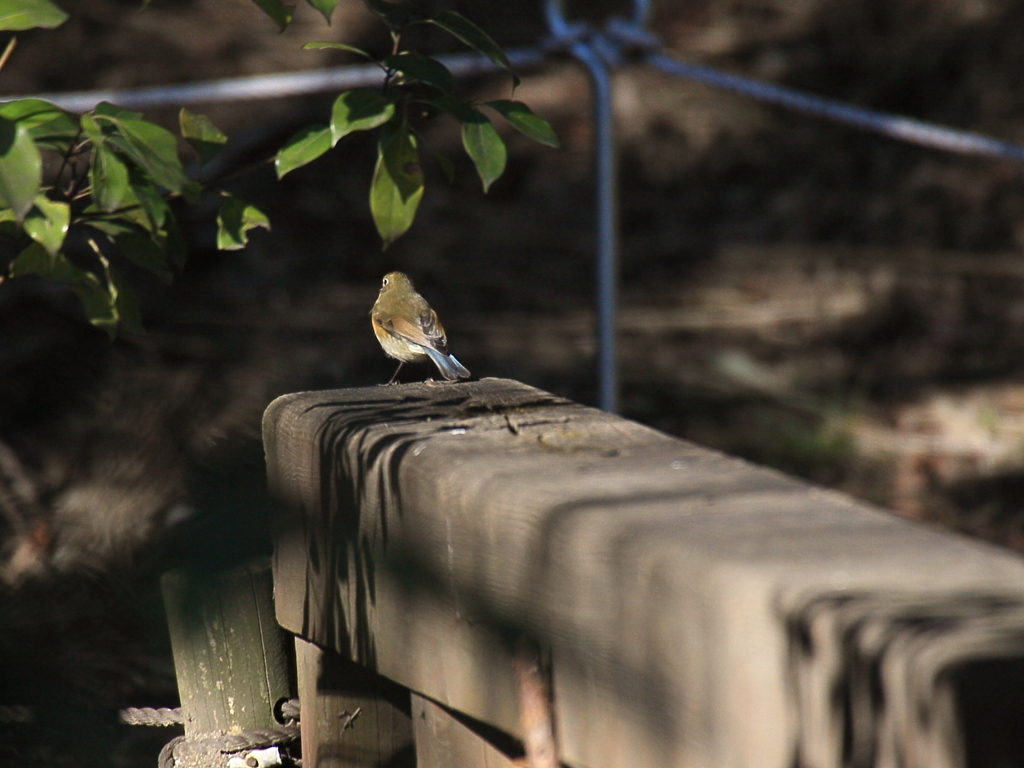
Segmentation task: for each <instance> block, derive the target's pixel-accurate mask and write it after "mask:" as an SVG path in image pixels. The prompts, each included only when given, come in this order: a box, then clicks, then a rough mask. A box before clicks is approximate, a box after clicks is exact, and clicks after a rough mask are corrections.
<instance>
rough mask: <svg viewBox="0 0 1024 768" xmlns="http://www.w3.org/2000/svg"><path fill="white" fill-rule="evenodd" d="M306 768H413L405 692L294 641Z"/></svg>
mask: <svg viewBox="0 0 1024 768" xmlns="http://www.w3.org/2000/svg"><path fill="white" fill-rule="evenodd" d="M295 658H296V665H297V668H298V681H299V700H300V701H301V702H302V720H301V721H300V728H301V731H302V764H303V766H306V767H307V768H375V767H376V766H384V765H386V766H389V767H390V768H415V765H416V762H415V755H414V751H413V736H412V720H411V719H410V706H411V705H410V701H409V691H408V690H406V689H404V688H402V687H401V686H399V685H396V684H395V683H393V682H391V681H389V680H387V679H385V678H382V677H381V676H380V675H377V674H375V673H373V672H371V671H369V670H367V669H366V668H365V667H362V666H360V665H358V664H355V663H353V662H352V661H350V660H348V659H345V658H342V657H341V656H339V655H338V654H336V653H334V652H332V651H326V650H324V649H322V648H320V647H318V646H316V645H314V644H313V643H309V642H306V641H305V640H303V639H302V638H298V637H297V638H295Z"/></svg>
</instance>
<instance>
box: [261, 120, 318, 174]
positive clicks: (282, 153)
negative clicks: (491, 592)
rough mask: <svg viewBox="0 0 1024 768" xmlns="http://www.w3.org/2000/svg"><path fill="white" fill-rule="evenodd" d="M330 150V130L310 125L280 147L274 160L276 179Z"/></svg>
mask: <svg viewBox="0 0 1024 768" xmlns="http://www.w3.org/2000/svg"><path fill="white" fill-rule="evenodd" d="M330 148H331V128H330V126H327V125H311V126H308V127H306V128H303V129H302V130H301V131H299V132H298V133H296V134H295V135H294V136H292V137H291V138H290V139H289V140H288V142H287V143H286V144H285V145H284V146H283V147H281V149H280V150H279V151H278V153H277V158H276V159H275V160H274V168H275V169H276V170H277V178H279V179H280V178H283V177H284V175H285V174H286V173H290V172H291V171H294V170H295V169H296V168H301V167H302V166H304V165H305V164H306V163H311V162H313V161H314V160H316V159H317V158H318V157H320V155H322V154H323V153H324V152H326V151H327V150H328V149H330Z"/></svg>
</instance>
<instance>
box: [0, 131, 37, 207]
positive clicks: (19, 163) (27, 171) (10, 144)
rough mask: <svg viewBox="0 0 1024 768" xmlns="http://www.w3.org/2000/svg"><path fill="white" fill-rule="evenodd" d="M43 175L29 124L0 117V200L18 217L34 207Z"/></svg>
mask: <svg viewBox="0 0 1024 768" xmlns="http://www.w3.org/2000/svg"><path fill="white" fill-rule="evenodd" d="M42 178H43V160H42V157H40V155H39V148H38V147H37V146H36V143H35V142H34V141H32V136H31V135H30V134H29V130H28V128H26V127H25V126H24V125H22V124H21V123H17V122H15V121H13V120H9V119H7V118H4V117H0V198H2V200H0V202H6V204H7V207H8V208H11V209H13V210H14V213H15V214H16V215H17V217H18V220H19V221H21V220H22V219H24V218H25V215H26V214H27V213H28V212H29V211H30V210H31V209H32V203H33V202H34V200H35V197H36V194H37V193H38V192H39V186H40V184H41V183H42Z"/></svg>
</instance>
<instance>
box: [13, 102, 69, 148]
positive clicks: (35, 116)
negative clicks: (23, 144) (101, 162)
mask: <svg viewBox="0 0 1024 768" xmlns="http://www.w3.org/2000/svg"><path fill="white" fill-rule="evenodd" d="M0 117H5V118H7V119H8V120H15V121H17V122H18V123H20V124H21V125H23V126H24V127H26V128H28V132H29V135H30V136H31V137H32V138H33V139H34V140H35V142H36V144H42V145H44V146H48V147H53V148H56V149H60V150H64V149H66V148H67V142H69V141H72V140H74V138H75V136H76V135H77V134H78V121H77V120H76V119H75V118H74V117H73V116H72V115H70V114H68V113H67V112H65V111H64V110H62V109H60V108H58V107H56V106H55V105H53V104H50V103H49V102H46V101H42V100H40V99H18V100H17V101H9V102H7V103H6V104H4V105H2V106H0Z"/></svg>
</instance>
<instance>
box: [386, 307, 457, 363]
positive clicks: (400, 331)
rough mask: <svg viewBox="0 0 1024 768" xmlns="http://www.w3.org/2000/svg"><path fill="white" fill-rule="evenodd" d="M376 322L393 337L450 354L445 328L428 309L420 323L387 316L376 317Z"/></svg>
mask: <svg viewBox="0 0 1024 768" xmlns="http://www.w3.org/2000/svg"><path fill="white" fill-rule="evenodd" d="M373 318H374V320H375V322H376V323H377V324H378V325H379V326H380V327H381V328H382V329H383V330H384V331H385V332H386V333H389V334H391V335H392V336H397V337H399V338H401V339H405V340H406V341H411V342H412V343H413V344H419V345H420V346H423V347H430V348H431V349H436V350H438V351H439V352H443V353H447V352H448V340H447V339H446V338H445V335H444V328H443V327H442V326H441V321H440V320H438V319H437V314H436V313H435V312H434V310H432V309H428V310H427V311H425V312H424V313H422V314H421V315H420V317H419V318H418V319H419V322H415V321H413V320H409V319H407V318H404V317H393V316H385V315H379V314H378V315H374V316H373Z"/></svg>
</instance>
